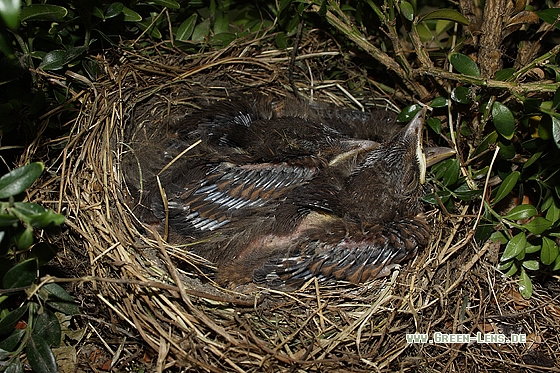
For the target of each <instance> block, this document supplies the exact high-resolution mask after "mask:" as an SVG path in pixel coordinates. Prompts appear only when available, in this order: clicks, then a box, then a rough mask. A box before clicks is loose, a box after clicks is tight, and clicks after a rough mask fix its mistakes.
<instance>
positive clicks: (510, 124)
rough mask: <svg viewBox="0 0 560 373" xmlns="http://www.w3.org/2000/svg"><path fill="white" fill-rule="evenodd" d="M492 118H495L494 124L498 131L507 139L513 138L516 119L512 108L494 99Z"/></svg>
mask: <svg viewBox="0 0 560 373" xmlns="http://www.w3.org/2000/svg"><path fill="white" fill-rule="evenodd" d="M492 118H493V119H494V126H495V127H496V130H497V131H498V133H499V134H500V135H502V136H503V137H505V138H506V139H508V140H511V138H512V137H513V132H514V130H515V119H514V117H513V113H512V112H511V110H509V109H508V107H507V106H505V105H504V104H502V103H501V102H499V101H494V104H493V105H492Z"/></svg>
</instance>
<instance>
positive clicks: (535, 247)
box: [525, 243, 541, 254]
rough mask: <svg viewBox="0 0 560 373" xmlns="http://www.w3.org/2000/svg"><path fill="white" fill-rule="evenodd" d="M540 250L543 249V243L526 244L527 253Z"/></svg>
mask: <svg viewBox="0 0 560 373" xmlns="http://www.w3.org/2000/svg"><path fill="white" fill-rule="evenodd" d="M540 250H541V245H531V244H529V243H527V245H526V246H525V253H526V254H532V253H536V252H539V251H540Z"/></svg>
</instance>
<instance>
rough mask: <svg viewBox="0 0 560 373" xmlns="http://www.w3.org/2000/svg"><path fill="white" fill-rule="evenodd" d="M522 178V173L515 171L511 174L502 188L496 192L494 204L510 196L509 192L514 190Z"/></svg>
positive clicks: (502, 184) (501, 185)
mask: <svg viewBox="0 0 560 373" xmlns="http://www.w3.org/2000/svg"><path fill="white" fill-rule="evenodd" d="M520 176H521V173H520V172H519V171H513V172H512V173H511V174H509V175H508V176H507V177H506V178H505V179H504V181H502V183H501V184H500V187H499V188H498V191H497V192H496V196H495V197H494V200H493V201H492V204H496V203H498V202H500V201H501V200H502V199H504V198H505V197H506V196H507V195H508V194H509V192H511V191H512V190H513V188H514V187H515V185H516V184H517V181H518V180H519V177H520Z"/></svg>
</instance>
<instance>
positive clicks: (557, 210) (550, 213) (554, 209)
mask: <svg viewBox="0 0 560 373" xmlns="http://www.w3.org/2000/svg"><path fill="white" fill-rule="evenodd" d="M551 199H552V203H551V205H550V206H549V207H548V209H547V210H546V216H545V218H546V220H548V221H549V222H551V223H552V224H556V223H557V222H558V221H559V220H560V207H558V204H557V203H556V201H555V200H554V198H551Z"/></svg>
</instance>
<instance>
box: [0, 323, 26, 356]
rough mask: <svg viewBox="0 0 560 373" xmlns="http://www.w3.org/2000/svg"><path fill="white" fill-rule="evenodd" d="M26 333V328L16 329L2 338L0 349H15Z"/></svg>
mask: <svg viewBox="0 0 560 373" xmlns="http://www.w3.org/2000/svg"><path fill="white" fill-rule="evenodd" d="M24 334H25V329H14V330H13V331H12V333H11V334H10V335H9V336H8V337H6V338H4V339H2V340H0V349H2V350H4V351H10V352H11V351H14V350H15V348H16V347H17V345H18V344H19V342H20V341H21V338H22V337H23V335H24Z"/></svg>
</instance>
